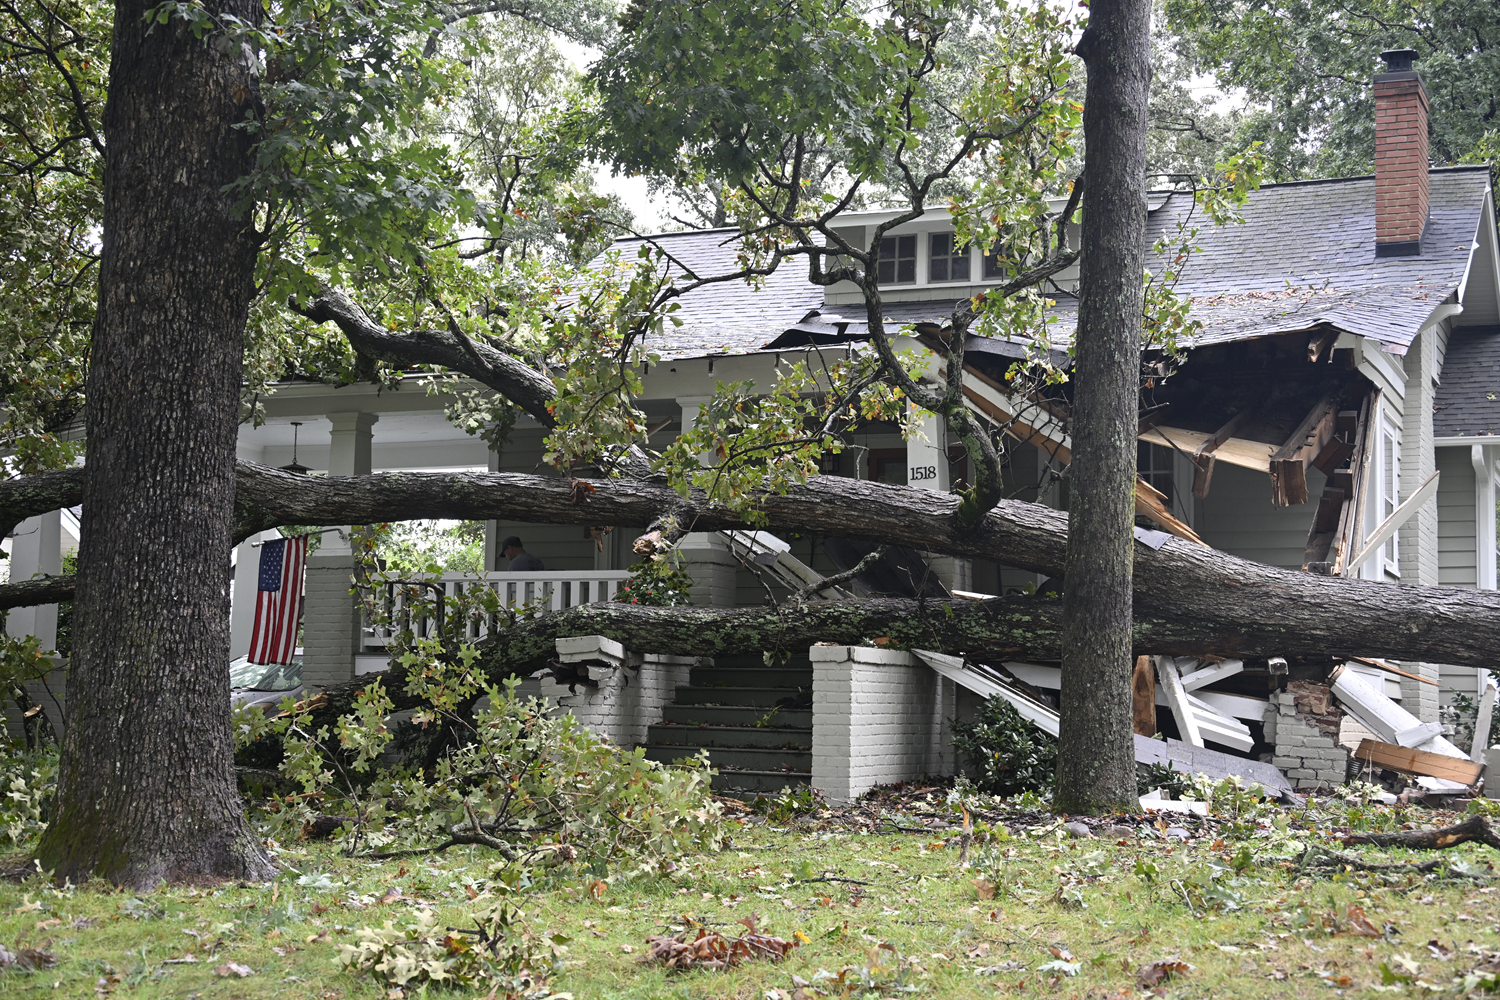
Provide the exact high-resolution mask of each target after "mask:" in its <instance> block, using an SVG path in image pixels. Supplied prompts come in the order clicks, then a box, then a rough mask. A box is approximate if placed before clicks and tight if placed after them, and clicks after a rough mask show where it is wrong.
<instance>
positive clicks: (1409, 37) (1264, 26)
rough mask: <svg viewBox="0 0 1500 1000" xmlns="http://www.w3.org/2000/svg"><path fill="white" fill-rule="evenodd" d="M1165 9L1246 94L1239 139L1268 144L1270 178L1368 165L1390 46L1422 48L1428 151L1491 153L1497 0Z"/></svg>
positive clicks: (1200, 0) (1189, 2) (1311, 0)
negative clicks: (1376, 78)
mask: <svg viewBox="0 0 1500 1000" xmlns="http://www.w3.org/2000/svg"><path fill="white" fill-rule="evenodd" d="M1164 9H1165V14H1166V18H1167V21H1168V23H1169V25H1170V28H1171V29H1172V31H1173V32H1174V33H1176V34H1177V35H1178V36H1179V37H1180V39H1181V40H1182V42H1183V43H1185V48H1184V49H1183V52H1184V54H1185V56H1186V58H1187V61H1188V63H1189V65H1192V66H1194V67H1195V68H1197V69H1199V70H1201V71H1203V72H1209V73H1212V74H1213V75H1214V77H1215V79H1216V80H1217V81H1218V83H1219V85H1220V87H1222V88H1224V89H1226V90H1228V89H1230V88H1234V89H1237V90H1240V91H1243V93H1244V95H1245V96H1246V97H1247V98H1249V100H1250V102H1251V107H1250V108H1249V109H1248V110H1247V111H1246V112H1245V113H1244V114H1243V116H1242V117H1240V118H1239V119H1238V120H1237V121H1236V122H1235V123H1234V130H1235V133H1236V134H1235V136H1234V142H1236V143H1238V144H1241V145H1243V144H1244V143H1246V142H1249V141H1259V142H1261V143H1263V146H1264V149H1265V152H1266V156H1267V160H1268V167H1267V173H1268V176H1269V177H1271V178H1273V179H1277V180H1283V179H1287V180H1289V179H1295V178H1300V177H1341V176H1352V175H1358V174H1365V173H1369V172H1370V171H1371V169H1372V167H1373V165H1374V162H1375V131H1374V120H1375V114H1374V101H1373V98H1372V97H1371V94H1370V87H1369V83H1370V77H1371V76H1372V75H1373V74H1374V73H1377V72H1380V71H1381V69H1382V65H1381V63H1380V61H1379V58H1378V57H1379V55H1380V53H1381V52H1382V51H1383V50H1387V49H1406V48H1409V49H1414V50H1416V52H1417V58H1418V64H1417V65H1418V68H1419V69H1420V71H1421V73H1422V78H1423V81H1424V82H1425V84H1426V87H1427V95H1428V98H1429V100H1430V101H1431V113H1432V118H1431V121H1432V148H1431V152H1432V158H1433V160H1434V161H1435V162H1436V163H1439V164H1446V163H1457V162H1460V161H1466V160H1468V161H1469V162H1474V161H1473V160H1470V157H1476V154H1479V156H1483V155H1486V154H1484V152H1483V151H1484V149H1488V150H1489V151H1490V152H1489V154H1487V155H1493V149H1494V138H1493V137H1494V134H1495V132H1496V130H1497V129H1500V118H1497V115H1500V103H1497V102H1500V10H1497V8H1496V6H1495V5H1494V4H1493V3H1488V2H1486V0H1423V2H1418V3H1408V2H1398V0H1354V2H1343V0H1166V3H1165V8H1164ZM1200 117H1202V118H1206V119H1211V117H1212V116H1211V114H1210V115H1207V116H1204V115H1200ZM1487 136H1488V137H1490V138H1489V139H1488V144H1486V137H1487Z"/></svg>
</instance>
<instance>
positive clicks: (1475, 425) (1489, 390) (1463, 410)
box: [1432, 326, 1500, 438]
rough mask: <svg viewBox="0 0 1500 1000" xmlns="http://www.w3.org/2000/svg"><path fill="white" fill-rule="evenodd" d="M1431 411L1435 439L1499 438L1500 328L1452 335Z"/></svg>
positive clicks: (1469, 329) (1459, 331) (1478, 328)
mask: <svg viewBox="0 0 1500 1000" xmlns="http://www.w3.org/2000/svg"><path fill="white" fill-rule="evenodd" d="M1432 410H1433V414H1432V434H1433V436H1434V437H1440V438H1444V437H1479V436H1482V435H1494V434H1500V326H1471V327H1463V328H1460V329H1457V330H1454V331H1453V335H1452V336H1451V337H1450V338H1449V339H1448V353H1447V356H1446V357H1445V358H1444V360H1443V379H1442V383H1441V384H1440V385H1439V386H1438V389H1437V393H1436V394H1435V396H1434V399H1433V404H1432Z"/></svg>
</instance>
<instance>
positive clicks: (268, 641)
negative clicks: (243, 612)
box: [250, 535, 307, 663]
mask: <svg viewBox="0 0 1500 1000" xmlns="http://www.w3.org/2000/svg"><path fill="white" fill-rule="evenodd" d="M306 563H307V536H306V535H303V536H301V537H299V538H278V539H276V540H274V541H270V542H266V543H265V544H263V545H262V546H261V547H260V581H259V583H258V584H257V585H256V588H255V591H256V592H255V628H254V630H253V631H252V632H251V633H250V662H251V663H291V662H292V653H293V652H294V651H295V650H296V648H297V624H298V622H299V621H300V620H301V618H302V569H303V567H304V566H305V565H306Z"/></svg>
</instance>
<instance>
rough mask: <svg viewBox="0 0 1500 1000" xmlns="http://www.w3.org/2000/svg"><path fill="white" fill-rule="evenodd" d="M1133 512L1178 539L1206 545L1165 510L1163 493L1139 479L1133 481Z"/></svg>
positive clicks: (1165, 503) (1165, 502) (1165, 500)
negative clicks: (1146, 518)
mask: <svg viewBox="0 0 1500 1000" xmlns="http://www.w3.org/2000/svg"><path fill="white" fill-rule="evenodd" d="M1135 512H1136V513H1137V514H1140V515H1142V516H1144V517H1148V518H1150V519H1151V520H1152V521H1154V522H1155V523H1156V524H1157V525H1159V526H1160V527H1161V529H1162V530H1163V531H1167V532H1170V533H1172V534H1174V535H1176V536H1177V537H1178V538H1183V539H1186V540H1187V541H1190V542H1197V543H1198V544H1199V545H1208V543H1207V542H1205V541H1204V540H1203V539H1201V538H1199V537H1198V535H1197V533H1196V532H1194V531H1193V529H1192V528H1189V527H1188V526H1187V525H1186V524H1183V523H1182V522H1181V521H1179V520H1178V519H1177V518H1176V517H1174V516H1173V515H1172V512H1171V511H1170V510H1168V509H1167V497H1166V494H1165V493H1162V492H1161V491H1160V490H1158V489H1157V488H1156V487H1154V486H1152V485H1151V484H1150V483H1148V482H1146V481H1145V480H1144V479H1139V478H1138V479H1136V481H1135Z"/></svg>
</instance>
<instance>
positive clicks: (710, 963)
mask: <svg viewBox="0 0 1500 1000" xmlns="http://www.w3.org/2000/svg"><path fill="white" fill-rule="evenodd" d="M756 920H757V915H756V914H751V915H750V916H748V917H745V918H744V919H742V920H740V921H739V923H741V924H744V925H745V933H743V934H741V935H740V936H739V937H725V936H724V935H723V934H720V933H719V932H718V931H711V930H709V929H708V928H706V927H701V926H700V927H699V928H698V935H697V937H695V938H693V939H692V940H691V941H689V940H688V935H689V934H690V933H691V931H688V930H684V931H683V932H682V933H680V934H678V935H676V936H675V937H666V936H664V935H663V936H657V937H650V938H647V939H646V943H647V944H648V945H650V946H651V947H650V950H649V951H648V952H647V953H646V954H645V955H644V956H643V957H642V959H641V961H643V962H660V963H662V964H663V965H665V966H666V967H667V968H669V969H730V968H733V967H734V966H736V965H739V964H740V963H741V962H744V961H748V960H750V959H755V958H764V959H768V960H770V961H772V962H777V961H780V960H781V959H783V958H785V957H786V954H787V952H789V951H791V950H792V949H793V948H795V947H797V946H798V941H797V940H796V939H793V940H791V941H788V940H786V939H784V938H779V937H773V936H772V935H770V934H762V933H760V932H759V931H757V930H756V927H755V921H756Z"/></svg>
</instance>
